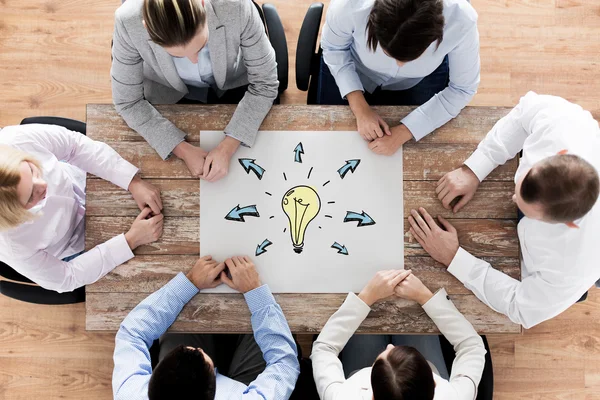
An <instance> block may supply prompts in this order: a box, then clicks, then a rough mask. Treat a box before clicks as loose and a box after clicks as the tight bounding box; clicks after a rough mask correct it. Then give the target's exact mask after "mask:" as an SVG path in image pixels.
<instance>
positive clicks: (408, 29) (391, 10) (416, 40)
mask: <svg viewBox="0 0 600 400" xmlns="http://www.w3.org/2000/svg"><path fill="white" fill-rule="evenodd" d="M443 10H444V5H443V3H442V0H375V4H374V5H373V8H372V9H371V13H370V14H369V20H368V22H367V46H368V47H369V49H370V50H371V51H375V50H377V45H378V44H379V45H381V48H382V49H383V50H384V51H385V52H386V53H387V54H388V55H389V56H391V57H393V58H394V59H396V60H398V61H400V62H409V61H413V60H416V59H417V58H419V56H420V55H421V54H423V52H424V51H425V50H427V48H428V47H429V46H430V45H431V43H433V42H435V41H437V44H438V46H439V45H440V43H441V42H442V39H443V37H444V14H443Z"/></svg>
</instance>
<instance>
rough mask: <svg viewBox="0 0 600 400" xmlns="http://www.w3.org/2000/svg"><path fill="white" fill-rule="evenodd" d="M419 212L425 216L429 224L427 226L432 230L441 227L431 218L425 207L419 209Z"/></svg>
mask: <svg viewBox="0 0 600 400" xmlns="http://www.w3.org/2000/svg"><path fill="white" fill-rule="evenodd" d="M419 211H420V212H421V214H422V215H423V218H425V222H427V225H429V229H431V230H432V231H433V230H434V229H439V226H438V225H437V224H436V223H435V221H434V220H433V218H431V215H429V213H428V212H427V210H426V209H424V208H423V207H419Z"/></svg>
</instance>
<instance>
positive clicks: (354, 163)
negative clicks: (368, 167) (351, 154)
mask: <svg viewBox="0 0 600 400" xmlns="http://www.w3.org/2000/svg"><path fill="white" fill-rule="evenodd" d="M358 164H360V160H348V161H346V164H345V165H344V166H343V167H342V168H340V169H338V171H337V172H338V174H340V178H342V179H344V177H345V176H346V174H347V173H348V171H352V173H354V171H356V167H358Z"/></svg>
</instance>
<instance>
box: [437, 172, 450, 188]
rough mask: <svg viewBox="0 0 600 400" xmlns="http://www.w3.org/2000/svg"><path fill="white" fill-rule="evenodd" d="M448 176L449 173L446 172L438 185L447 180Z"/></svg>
mask: <svg viewBox="0 0 600 400" xmlns="http://www.w3.org/2000/svg"><path fill="white" fill-rule="evenodd" d="M447 176H448V174H446V175H444V176H442V177H441V178H440V180H439V181H438V182H437V184H438V186H439V185H441V184H442V183H444V182H446V177H447Z"/></svg>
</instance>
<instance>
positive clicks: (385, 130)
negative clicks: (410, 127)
mask: <svg viewBox="0 0 600 400" xmlns="http://www.w3.org/2000/svg"><path fill="white" fill-rule="evenodd" d="M379 125H381V127H382V128H383V133H385V134H386V135H388V136H391V135H392V131H391V130H390V126H389V125H388V124H387V122H385V121H384V120H383V118H381V117H379Z"/></svg>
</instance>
